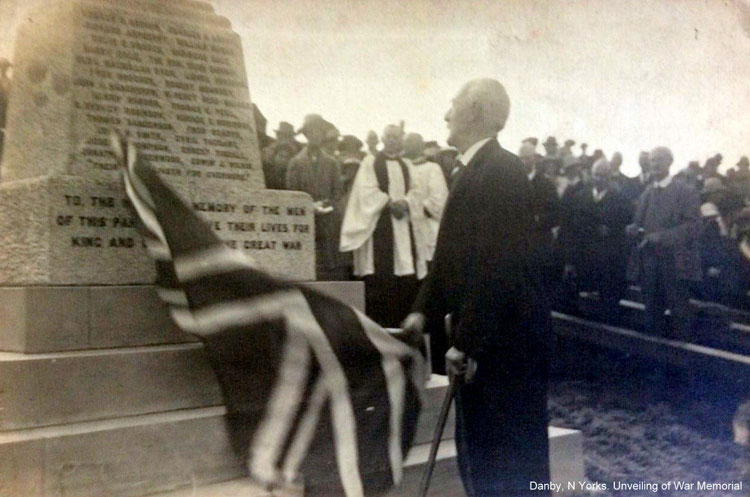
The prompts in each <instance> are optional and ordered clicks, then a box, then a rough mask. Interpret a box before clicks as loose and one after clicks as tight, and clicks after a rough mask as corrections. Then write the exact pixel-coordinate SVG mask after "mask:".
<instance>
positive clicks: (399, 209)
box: [390, 200, 409, 219]
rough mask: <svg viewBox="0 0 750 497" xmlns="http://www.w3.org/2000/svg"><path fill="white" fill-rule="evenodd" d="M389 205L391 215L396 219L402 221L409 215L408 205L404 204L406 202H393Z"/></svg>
mask: <svg viewBox="0 0 750 497" xmlns="http://www.w3.org/2000/svg"><path fill="white" fill-rule="evenodd" d="M390 205H391V214H393V217H395V218H396V219H402V218H403V217H404V216H406V215H408V214H409V204H407V203H406V200H396V201H395V202H391V204H390Z"/></svg>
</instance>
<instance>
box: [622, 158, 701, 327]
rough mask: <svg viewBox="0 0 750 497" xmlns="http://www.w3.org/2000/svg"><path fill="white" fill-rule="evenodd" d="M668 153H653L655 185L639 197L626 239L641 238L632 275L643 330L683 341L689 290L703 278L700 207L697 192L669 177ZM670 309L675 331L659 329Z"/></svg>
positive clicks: (689, 324)
mask: <svg viewBox="0 0 750 497" xmlns="http://www.w3.org/2000/svg"><path fill="white" fill-rule="evenodd" d="M672 161H673V156H672V152H671V151H670V150H669V149H668V148H666V147H657V148H655V149H654V150H652V151H651V154H650V165H651V176H652V178H653V183H652V184H651V185H649V187H648V188H647V189H646V191H645V192H643V194H642V195H641V197H640V198H639V199H638V206H637V208H636V211H635V215H634V216H633V223H632V224H631V225H629V226H628V228H627V232H628V234H629V235H630V236H632V237H635V238H639V239H640V241H639V243H638V246H637V249H636V250H635V251H634V253H633V258H632V260H631V265H630V268H629V270H630V275H629V276H630V277H631V279H632V278H633V276H635V273H636V272H638V270H639V273H640V281H641V287H642V290H643V298H644V303H645V304H646V323H645V324H646V330H647V331H649V332H651V333H655V334H666V335H667V336H670V337H675V338H678V339H682V340H690V339H691V338H692V315H691V312H690V307H689V303H688V299H689V298H690V292H689V288H690V286H691V285H694V282H696V281H700V280H701V259H700V251H699V243H698V239H699V236H700V228H701V223H700V206H701V200H700V195H699V194H698V192H697V191H696V190H694V189H692V188H690V187H689V186H687V185H686V184H685V183H683V182H681V181H678V180H673V177H672V176H669V166H671V165H672ZM667 308H668V309H670V311H671V314H672V320H673V326H674V328H673V329H672V330H670V331H668V332H667V333H664V332H663V331H662V324H663V323H662V318H663V317H664V310H665V309H667Z"/></svg>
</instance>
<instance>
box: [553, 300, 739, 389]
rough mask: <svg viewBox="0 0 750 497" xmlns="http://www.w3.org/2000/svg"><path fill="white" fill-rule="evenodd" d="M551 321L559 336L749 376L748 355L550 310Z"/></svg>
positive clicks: (691, 365) (662, 359)
mask: <svg viewBox="0 0 750 497" xmlns="http://www.w3.org/2000/svg"><path fill="white" fill-rule="evenodd" d="M552 323H553V329H554V331H555V333H556V334H557V335H559V336H561V337H569V338H575V339H577V340H582V341H585V342H589V343H592V344H595V345H598V346H600V347H605V348H610V349H615V350H620V351H623V352H627V353H630V354H634V355H638V356H643V357H647V358H650V359H654V360H657V361H664V362H667V363H669V364H673V365H675V366H680V367H689V368H692V369H701V370H706V371H712V372H715V373H718V374H720V375H722V376H725V377H729V378H732V379H734V380H743V381H749V380H750V355H744V354H738V353H734V352H728V351H725V350H719V349H716V348H712V347H707V346H704V345H697V344H693V343H687V342H682V341H679V340H671V339H667V338H662V337H657V336H652V335H648V334H646V333H642V332H639V331H635V330H631V329H627V328H620V327H617V326H612V325H608V324H603V323H598V322H596V321H591V320H588V319H584V318H579V317H576V316H570V315H568V314H562V313H559V312H555V311H553V312H552Z"/></svg>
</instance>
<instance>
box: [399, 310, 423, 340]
mask: <svg viewBox="0 0 750 497" xmlns="http://www.w3.org/2000/svg"><path fill="white" fill-rule="evenodd" d="M424 322H425V317H424V314H422V313H421V312H412V313H410V314H409V315H408V316H406V319H404V321H403V322H402V323H401V329H402V330H404V333H406V334H412V333H414V334H415V335H416V334H420V335H421V334H422V332H424Z"/></svg>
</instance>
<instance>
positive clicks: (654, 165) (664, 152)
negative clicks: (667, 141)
mask: <svg viewBox="0 0 750 497" xmlns="http://www.w3.org/2000/svg"><path fill="white" fill-rule="evenodd" d="M672 162H674V156H673V155H672V151H671V150H669V149H668V148H667V147H656V148H655V149H653V150H652V151H651V153H650V154H649V163H650V166H651V173H652V174H653V176H654V179H656V180H657V181H661V180H662V179H664V178H666V177H667V176H669V166H671V165H672Z"/></svg>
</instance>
